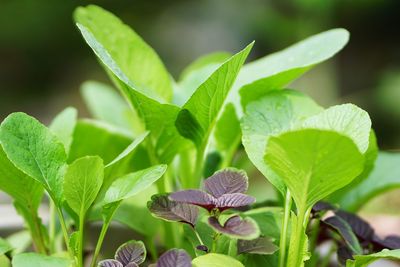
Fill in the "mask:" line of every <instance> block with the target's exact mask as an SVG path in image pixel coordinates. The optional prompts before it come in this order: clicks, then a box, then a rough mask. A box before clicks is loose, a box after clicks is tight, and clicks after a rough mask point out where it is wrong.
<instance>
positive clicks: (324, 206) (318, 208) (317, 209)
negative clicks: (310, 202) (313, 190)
mask: <svg viewBox="0 0 400 267" xmlns="http://www.w3.org/2000/svg"><path fill="white" fill-rule="evenodd" d="M336 209H337V208H336V207H335V206H333V205H332V204H330V203H328V202H324V201H318V202H317V203H316V204H315V205H314V206H313V207H312V210H311V212H312V214H314V215H317V216H318V214H319V213H321V212H324V211H328V210H336Z"/></svg>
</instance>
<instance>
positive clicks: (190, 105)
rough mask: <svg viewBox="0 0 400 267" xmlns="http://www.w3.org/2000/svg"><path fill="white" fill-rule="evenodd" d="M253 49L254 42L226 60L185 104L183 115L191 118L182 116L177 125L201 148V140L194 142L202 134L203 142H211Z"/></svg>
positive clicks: (182, 132) (178, 118)
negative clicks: (225, 105)
mask: <svg viewBox="0 0 400 267" xmlns="http://www.w3.org/2000/svg"><path fill="white" fill-rule="evenodd" d="M252 47H253V43H251V44H249V45H248V46H247V47H245V48H244V49H243V50H242V51H240V52H239V53H237V54H235V55H234V56H232V57H231V58H230V59H228V60H227V61H225V62H224V63H223V64H222V65H221V66H220V67H219V68H218V69H217V70H216V71H215V72H214V73H212V74H211V75H210V77H209V78H208V79H207V80H206V81H204V82H203V83H202V84H201V85H200V86H199V87H198V88H197V89H196V91H195V92H194V93H193V95H192V96H191V97H190V98H189V100H188V101H187V102H186V103H185V104H184V105H183V107H182V111H180V113H182V112H189V113H190V114H191V116H185V117H182V116H179V115H178V117H177V120H176V126H177V128H178V130H179V132H180V133H181V134H182V135H183V136H184V137H186V138H189V139H191V140H193V141H194V142H195V144H196V145H197V146H198V147H199V146H200V145H201V144H200V143H199V141H198V138H196V139H194V138H193V136H199V135H200V136H201V137H202V138H201V139H208V136H209V134H210V132H211V130H212V129H213V127H214V125H215V121H216V119H217V117H218V115H219V113H220V112H221V109H222V107H223V104H224V102H225V99H226V97H227V96H228V93H229V91H230V89H231V87H232V84H233V83H234V81H235V79H236V77H237V75H238V73H239V70H240V68H241V67H242V65H243V63H244V61H245V60H246V58H247V55H248V54H249V52H250V50H251V48H252ZM187 125H189V126H191V125H197V126H198V127H196V128H193V127H190V128H188V129H186V127H187ZM192 131H196V133H191V132H192ZM203 142H204V140H203Z"/></svg>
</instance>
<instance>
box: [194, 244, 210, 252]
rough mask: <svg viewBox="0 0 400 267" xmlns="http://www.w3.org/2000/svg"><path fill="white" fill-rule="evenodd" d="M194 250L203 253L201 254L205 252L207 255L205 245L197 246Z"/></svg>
mask: <svg viewBox="0 0 400 267" xmlns="http://www.w3.org/2000/svg"><path fill="white" fill-rule="evenodd" d="M196 249H197V250H200V251H203V252H205V253H208V251H209V250H208V247H207V246H206V245H198V246H197V247H196Z"/></svg>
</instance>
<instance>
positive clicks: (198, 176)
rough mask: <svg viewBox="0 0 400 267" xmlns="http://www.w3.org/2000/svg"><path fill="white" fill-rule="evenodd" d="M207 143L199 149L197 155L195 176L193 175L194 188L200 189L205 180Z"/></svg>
mask: <svg viewBox="0 0 400 267" xmlns="http://www.w3.org/2000/svg"><path fill="white" fill-rule="evenodd" d="M206 146H207V143H206V142H204V144H202V145H201V146H200V147H198V148H197V153H196V164H195V166H194V175H193V182H194V184H192V187H193V188H198V187H199V186H200V183H201V180H202V178H203V164H204V155H205V152H206Z"/></svg>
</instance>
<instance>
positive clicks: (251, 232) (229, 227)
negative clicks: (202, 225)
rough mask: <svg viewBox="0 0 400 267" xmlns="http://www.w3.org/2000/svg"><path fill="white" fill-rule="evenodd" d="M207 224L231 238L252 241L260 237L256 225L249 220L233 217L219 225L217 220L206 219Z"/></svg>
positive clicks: (213, 218) (212, 218)
mask: <svg viewBox="0 0 400 267" xmlns="http://www.w3.org/2000/svg"><path fill="white" fill-rule="evenodd" d="M208 223H209V224H210V226H211V227H212V228H214V229H215V230H216V231H218V232H220V233H223V234H225V235H228V236H230V237H233V238H240V239H254V238H257V237H258V236H259V235H260V229H259V228H258V225H257V223H256V222H255V221H254V220H252V219H251V218H245V219H241V218H240V217H239V216H237V215H235V216H233V217H230V218H229V219H228V220H226V222H225V223H224V224H223V225H221V224H220V222H219V221H218V219H217V218H215V217H210V218H208Z"/></svg>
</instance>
